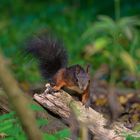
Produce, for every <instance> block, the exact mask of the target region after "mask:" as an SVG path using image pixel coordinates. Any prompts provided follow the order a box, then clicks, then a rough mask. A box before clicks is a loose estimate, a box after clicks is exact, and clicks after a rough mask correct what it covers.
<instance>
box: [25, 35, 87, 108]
mask: <svg viewBox="0 0 140 140" xmlns="http://www.w3.org/2000/svg"><path fill="white" fill-rule="evenodd" d="M26 45H27V51H28V53H31V54H33V55H34V56H35V57H36V58H37V59H38V60H39V67H40V71H41V74H42V76H43V77H44V78H45V79H47V80H49V81H50V84H51V86H52V89H53V90H54V91H59V90H60V89H61V88H62V87H66V88H68V89H72V90H74V91H76V93H78V94H79V93H80V94H81V101H82V103H83V105H85V106H86V107H89V104H90V100H89V98H90V96H89V85H90V76H89V65H88V66H87V67H86V69H85V70H84V69H83V68H82V67H81V66H80V65H78V64H77V65H73V66H70V67H67V62H68V55H67V51H66V49H65V48H64V45H63V42H62V41H60V40H59V39H57V38H54V37H53V36H51V35H50V34H48V33H43V34H40V35H37V36H35V37H33V38H30V40H29V41H27V44H26Z"/></svg>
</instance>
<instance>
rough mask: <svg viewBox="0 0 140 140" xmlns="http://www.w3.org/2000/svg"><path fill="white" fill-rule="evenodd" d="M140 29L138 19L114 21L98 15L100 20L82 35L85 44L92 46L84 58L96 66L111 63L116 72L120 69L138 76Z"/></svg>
mask: <svg viewBox="0 0 140 140" xmlns="http://www.w3.org/2000/svg"><path fill="white" fill-rule="evenodd" d="M139 26H140V20H139V19H138V18H136V17H124V18H120V19H119V20H117V21H114V20H113V19H112V18H110V17H108V16H99V21H97V22H95V23H94V24H93V25H92V26H91V27H89V28H88V29H87V31H86V32H85V33H84V34H83V35H82V42H84V43H85V44H89V45H88V46H87V47H86V48H85V58H86V59H87V60H88V61H90V62H91V63H93V64H94V65H96V64H97V66H95V67H98V66H99V65H101V64H102V63H107V64H109V67H110V69H111V71H112V72H114V73H115V72H117V71H120V70H121V71H122V72H124V71H125V72H129V73H131V74H136V73H138V70H139V63H138V56H136V55H135V54H136V52H137V51H139V41H140V34H139V30H138V27H139ZM111 75H113V76H115V74H113V73H111Z"/></svg>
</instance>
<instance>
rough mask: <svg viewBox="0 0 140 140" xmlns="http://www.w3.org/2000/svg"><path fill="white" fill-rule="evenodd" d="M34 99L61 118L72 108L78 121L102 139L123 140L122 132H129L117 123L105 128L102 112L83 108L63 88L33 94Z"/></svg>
mask: <svg viewBox="0 0 140 140" xmlns="http://www.w3.org/2000/svg"><path fill="white" fill-rule="evenodd" d="M49 88H50V87H48V89H49ZM34 99H35V100H36V101H37V102H39V103H40V104H41V105H42V106H44V107H45V108H47V109H48V110H50V111H52V112H53V113H55V114H57V115H59V116H60V117H62V118H69V116H70V112H71V109H73V110H74V112H75V113H76V116H77V119H78V121H79V122H80V123H82V124H84V125H86V126H87V128H88V129H89V130H90V131H91V132H92V133H93V134H95V135H96V136H98V137H100V138H102V139H103V140H124V139H125V138H124V137H123V136H122V133H123V132H127V133H129V132H131V131H130V130H128V129H127V128H125V127H124V126H123V125H122V124H119V123H117V124H115V125H113V127H112V129H107V128H105V126H106V123H107V120H106V119H105V118H104V117H103V116H102V114H100V113H98V112H96V111H95V110H93V109H92V108H88V109H87V108H85V106H83V105H82V103H81V102H78V101H75V100H74V99H73V98H72V97H71V96H70V95H69V94H68V93H66V92H64V91H63V90H61V91H60V92H57V93H52V94H47V93H46V91H45V92H44V93H42V94H40V95H38V94H35V95H34Z"/></svg>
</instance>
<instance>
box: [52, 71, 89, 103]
mask: <svg viewBox="0 0 140 140" xmlns="http://www.w3.org/2000/svg"><path fill="white" fill-rule="evenodd" d="M66 71H67V69H66V68H62V69H60V70H59V71H58V72H57V73H56V74H55V75H54V77H53V81H54V82H55V86H54V87H53V89H54V90H55V91H58V90H60V89H61V88H62V87H64V86H65V87H67V88H71V87H73V86H77V85H76V84H75V81H73V80H72V79H73V78H75V77H74V75H73V74H69V75H66V73H67V72H66ZM88 99H89V85H88V86H87V88H86V90H84V91H83V92H82V103H83V104H86V103H87V101H88Z"/></svg>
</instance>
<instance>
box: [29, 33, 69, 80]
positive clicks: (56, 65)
mask: <svg viewBox="0 0 140 140" xmlns="http://www.w3.org/2000/svg"><path fill="white" fill-rule="evenodd" d="M27 51H28V52H29V53H31V54H33V55H34V56H35V57H36V58H37V59H38V60H39V66H40V70H41V73H42V75H43V77H44V78H46V79H51V78H52V76H53V75H54V74H55V73H56V72H57V71H58V70H59V69H60V68H63V67H66V65H67V53H66V50H65V48H64V45H63V43H62V42H61V41H60V40H58V39H56V38H53V37H52V36H51V35H48V34H41V35H39V36H35V37H33V38H31V39H30V40H28V41H27Z"/></svg>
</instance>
